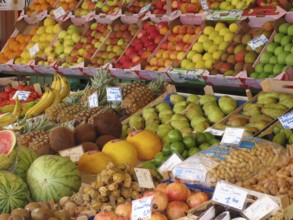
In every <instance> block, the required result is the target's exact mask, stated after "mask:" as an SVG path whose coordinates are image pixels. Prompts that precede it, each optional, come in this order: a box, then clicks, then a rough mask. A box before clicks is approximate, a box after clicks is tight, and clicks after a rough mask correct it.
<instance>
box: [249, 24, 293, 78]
mask: <svg viewBox="0 0 293 220" xmlns="http://www.w3.org/2000/svg"><path fill="white" fill-rule="evenodd" d="M288 67H293V24H288V23H283V24H281V25H280V26H279V28H278V32H277V33H276V34H275V35H274V39H273V41H272V42H270V43H268V44H267V47H266V50H265V52H263V53H262V54H261V55H260V59H259V63H258V64H256V65H255V68H254V71H255V72H253V73H251V74H250V77H253V78H256V79H265V78H274V77H276V76H277V75H279V74H280V73H282V72H284V71H285V70H286V69H287V68H288Z"/></svg>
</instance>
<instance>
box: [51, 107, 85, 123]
mask: <svg viewBox="0 0 293 220" xmlns="http://www.w3.org/2000/svg"><path fill="white" fill-rule="evenodd" d="M83 110H85V107H83V106H82V105H80V104H74V105H70V106H67V107H65V108H62V109H60V111H59V113H58V115H57V117H56V121H57V122H58V123H64V122H67V121H71V120H74V118H75V116H76V114H77V113H79V112H81V111H83Z"/></svg>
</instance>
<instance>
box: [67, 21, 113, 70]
mask: <svg viewBox="0 0 293 220" xmlns="http://www.w3.org/2000/svg"><path fill="white" fill-rule="evenodd" d="M110 31H111V26H109V25H106V24H98V23H96V22H95V23H92V24H91V25H90V28H89V29H88V30H87V31H86V32H85V33H84V35H83V36H82V37H81V38H80V40H79V41H78V42H77V44H76V45H75V47H74V48H73V50H72V51H71V53H70V55H69V56H68V57H66V62H65V63H63V64H62V65H63V66H67V65H68V66H72V65H75V64H77V63H81V62H83V61H84V60H85V59H88V60H90V59H91V58H92V56H93V55H94V53H95V52H96V50H97V49H98V48H99V47H100V46H101V45H102V43H103V42H104V40H105V39H106V37H107V35H108V34H109V33H110Z"/></svg>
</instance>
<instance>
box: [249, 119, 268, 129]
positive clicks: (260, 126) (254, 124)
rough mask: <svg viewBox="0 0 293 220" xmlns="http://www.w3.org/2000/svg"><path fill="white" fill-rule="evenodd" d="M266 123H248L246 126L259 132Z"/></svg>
mask: <svg viewBox="0 0 293 220" xmlns="http://www.w3.org/2000/svg"><path fill="white" fill-rule="evenodd" d="M267 124H268V123H266V122H264V121H257V122H250V123H248V124H246V125H247V127H255V128H257V129H258V130H259V131H260V130H262V129H263V128H265V127H266V126H267Z"/></svg>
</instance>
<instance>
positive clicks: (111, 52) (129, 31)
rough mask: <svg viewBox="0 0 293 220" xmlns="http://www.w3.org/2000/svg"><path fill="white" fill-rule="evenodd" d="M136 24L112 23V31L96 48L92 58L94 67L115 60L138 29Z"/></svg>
mask: <svg viewBox="0 0 293 220" xmlns="http://www.w3.org/2000/svg"><path fill="white" fill-rule="evenodd" d="M138 28H139V27H138V26H137V24H124V23H122V22H121V21H119V22H116V23H114V24H112V32H111V33H110V34H109V36H108V37H107V39H106V40H105V42H104V43H103V44H102V45H101V47H100V48H99V49H98V51H97V53H96V54H95V56H94V57H93V59H92V64H93V65H94V66H95V67H99V66H102V65H104V64H106V63H108V62H109V61H113V62H115V60H116V62H117V60H118V58H119V57H120V56H121V54H122V53H123V51H124V50H125V49H126V47H127V45H128V44H129V43H130V41H131V40H132V38H133V37H134V36H135V34H136V32H137V31H138Z"/></svg>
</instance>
